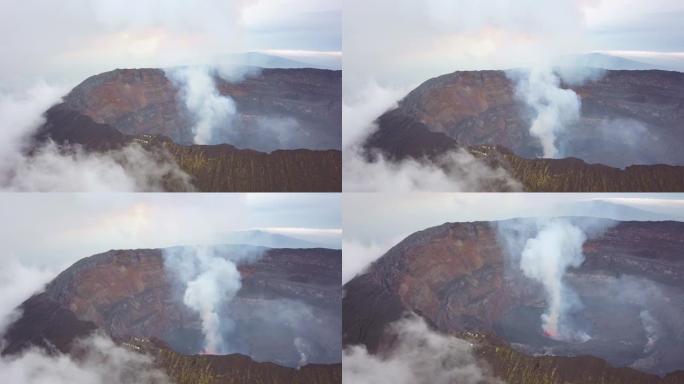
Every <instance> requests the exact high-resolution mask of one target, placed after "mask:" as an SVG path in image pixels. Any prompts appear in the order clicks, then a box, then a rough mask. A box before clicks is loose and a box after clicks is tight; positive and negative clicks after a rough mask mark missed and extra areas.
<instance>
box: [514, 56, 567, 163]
mask: <svg viewBox="0 0 684 384" xmlns="http://www.w3.org/2000/svg"><path fill="white" fill-rule="evenodd" d="M516 97H518V98H519V99H520V100H522V101H524V102H525V103H526V104H527V105H528V106H529V107H530V108H531V109H532V110H533V111H534V113H535V114H536V116H535V117H534V120H533V121H532V125H530V134H532V136H534V137H536V138H537V139H539V141H540V143H541V146H542V149H543V151H544V157H550V158H556V157H560V156H561V155H562V154H561V153H560V150H559V148H558V143H557V137H558V135H559V134H560V133H562V132H563V131H565V130H566V129H567V128H568V127H569V126H570V125H571V124H573V123H575V122H576V121H577V120H578V119H579V117H580V105H581V102H580V99H579V97H578V96H577V94H576V93H575V92H574V91H573V90H571V89H563V88H561V87H560V77H559V76H558V75H556V74H555V73H554V72H553V70H552V69H550V68H549V67H535V68H533V69H531V70H529V71H527V72H526V73H524V74H522V75H519V76H517V78H516Z"/></svg>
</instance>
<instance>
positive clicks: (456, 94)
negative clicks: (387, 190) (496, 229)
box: [366, 71, 684, 191]
mask: <svg viewBox="0 0 684 384" xmlns="http://www.w3.org/2000/svg"><path fill="white" fill-rule="evenodd" d="M509 77H510V75H507V74H506V73H505V72H503V71H477V72H454V73H452V74H448V75H444V76H440V77H437V78H434V79H431V80H428V81H426V82H425V83H423V84H422V85H421V86H419V87H418V88H416V89H415V90H413V91H412V92H411V93H409V94H408V95H407V96H406V97H405V98H404V99H403V100H402V101H400V103H399V106H398V108H396V109H394V110H391V111H389V112H387V113H385V114H384V115H382V116H381V117H380V118H379V119H378V130H377V131H376V132H375V133H374V134H373V135H372V136H371V137H370V138H369V139H368V141H367V143H366V146H367V148H368V149H369V150H379V151H381V152H382V153H384V154H385V155H386V156H388V157H390V158H393V159H403V158H407V157H412V158H418V159H420V158H432V159H434V158H436V157H437V156H438V155H440V154H443V153H444V152H446V151H449V150H453V149H455V148H458V147H465V148H469V149H470V151H471V152H472V153H473V154H475V155H476V156H478V155H480V156H482V155H483V152H486V155H485V157H487V160H488V161H489V162H493V163H497V162H500V164H497V165H500V166H502V167H503V168H505V169H507V170H508V171H509V172H510V173H511V175H512V176H513V177H515V178H516V179H518V180H520V181H521V182H522V183H523V185H524V187H525V189H526V190H529V191H610V190H613V191H641V190H653V191H679V190H684V185H682V175H684V171H682V168H681V167H680V166H681V165H684V157H682V156H683V155H682V153H681V151H679V150H678V149H677V147H678V145H679V143H682V142H683V141H684V131H683V130H682V129H681V127H682V126H684V107H683V106H684V91H683V90H684V74H681V73H678V72H666V71H606V72H605V73H604V74H603V75H602V76H601V77H599V78H598V79H596V80H591V81H588V82H586V83H585V84H584V85H581V86H571V85H562V87H565V88H570V89H573V90H574V91H575V92H576V93H577V95H578V96H579V97H580V99H581V105H582V107H581V117H580V119H579V121H577V122H576V123H574V124H571V125H570V126H569V127H568V128H567V129H566V131H565V133H561V134H559V137H558V146H559V147H560V149H561V152H562V155H563V157H565V158H564V159H540V158H537V157H540V156H541V154H542V152H541V146H540V144H539V142H538V140H537V139H536V138H534V137H532V136H531V135H530V134H529V127H530V124H531V121H532V118H533V117H534V116H533V113H532V112H530V111H529V109H528V108H527V107H526V106H525V105H524V103H522V102H521V101H520V99H519V98H517V97H516V88H515V82H514V81H513V80H511V79H510V78H509ZM575 158H579V159H582V160H584V161H586V162H588V163H592V164H588V163H585V162H584V161H579V160H577V159H575ZM594 163H595V164H594ZM599 164H602V165H599ZM658 164H669V165H671V166H664V165H658ZM620 168H625V169H620ZM578 173H580V174H582V177H581V178H578V177H577V176H576V174H578ZM649 173H653V174H654V176H653V177H649V176H648V174H649ZM656 175H657V176H656Z"/></svg>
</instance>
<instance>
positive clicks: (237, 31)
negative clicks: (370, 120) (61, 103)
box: [0, 0, 342, 92]
mask: <svg viewBox="0 0 684 384" xmlns="http://www.w3.org/2000/svg"><path fill="white" fill-rule="evenodd" d="M0 8H1V9H2V12H0V36H2V38H0V57H2V61H0V91H4V92H12V91H16V90H17V89H21V88H24V87H27V86H30V85H33V84H34V83H36V82H39V81H45V82H47V83H49V84H51V85H53V86H67V87H70V86H73V85H75V84H77V83H78V82H80V81H82V80H84V79H85V78H86V77H88V76H91V75H95V74H98V73H101V72H105V71H109V70H112V69H116V68H136V67H170V66H178V65H188V64H211V65H215V64H217V62H220V61H221V58H222V57H224V55H226V54H229V53H231V52H248V51H257V52H271V53H277V54H278V55H281V56H287V57H291V58H294V59H297V60H300V61H305V62H306V61H307V60H311V61H317V60H327V61H329V57H330V56H331V55H332V56H334V57H336V58H337V60H338V61H339V60H341V52H340V51H341V44H342V43H341V42H342V37H341V23H342V5H341V2H340V1H339V0H193V1H188V0H138V1H135V2H133V3H131V2H124V1H119V0H65V1H59V2H57V1H44V0H24V1H21V2H18V1H13V0H0Z"/></svg>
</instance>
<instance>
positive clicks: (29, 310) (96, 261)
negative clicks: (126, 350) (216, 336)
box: [2, 246, 342, 383]
mask: <svg viewBox="0 0 684 384" xmlns="http://www.w3.org/2000/svg"><path fill="white" fill-rule="evenodd" d="M231 247H233V248H231ZM237 248H239V246H228V247H227V248H224V249H228V251H230V249H237ZM260 250H263V255H261V257H260V258H258V259H257V260H255V261H253V262H249V263H242V264H239V265H238V270H239V271H240V274H241V277H242V288H241V289H240V291H239V292H238V294H237V296H236V297H235V298H233V299H232V301H231V303H230V304H229V305H230V310H231V318H232V321H234V322H235V323H236V327H237V329H238V330H239V331H240V335H239V336H240V343H242V344H246V347H245V348H246V350H248V351H249V352H250V353H249V355H250V356H243V355H240V354H231V355H213V356H206V355H198V353H199V351H200V350H201V343H202V340H201V338H202V333H201V329H200V322H199V318H198V315H197V314H196V313H195V312H193V311H192V310H190V309H189V308H188V307H186V306H185V305H184V304H183V302H182V287H181V286H179V285H178V282H177V281H176V280H174V277H173V276H172V274H171V272H169V270H168V269H167V268H165V265H164V256H163V251H162V250H160V249H139V250H113V251H108V252H105V253H102V254H98V255H94V256H91V257H88V258H85V259H82V260H80V261H79V262H77V263H75V264H74V265H73V266H71V267H70V268H68V269H66V270H65V271H64V272H62V273H61V274H60V275H59V276H57V277H56V278H55V279H54V280H53V281H52V282H50V283H49V284H48V285H47V287H46V288H45V290H44V292H42V293H39V294H37V295H35V296H33V297H31V298H29V299H28V300H26V301H25V302H24V303H23V304H22V305H21V308H20V309H21V313H22V315H21V317H20V318H19V319H18V320H17V321H16V322H14V323H13V324H12V325H11V326H10V327H9V328H8V329H7V332H6V334H5V344H4V345H5V347H4V350H3V351H2V353H3V354H5V355H6V354H16V353H20V352H21V351H23V350H25V349H26V348H28V347H30V346H38V347H42V348H46V349H48V350H51V351H54V350H56V351H60V352H63V353H68V352H70V351H71V349H72V347H73V342H74V340H76V339H77V338H80V337H85V336H87V335H89V334H90V333H92V332H94V331H99V332H104V333H105V334H106V335H108V336H109V337H111V338H113V339H114V340H115V341H118V342H120V343H124V345H129V346H135V347H136V348H133V350H137V351H140V350H141V349H142V350H143V351H144V352H148V353H150V354H152V355H153V357H155V360H156V362H157V363H158V364H159V365H160V366H161V367H162V368H163V369H164V370H166V371H167V372H168V373H169V374H170V375H171V376H172V377H173V378H174V379H175V380H176V382H179V383H190V382H207V383H218V382H226V381H225V380H226V377H227V376H230V377H232V378H233V379H232V380H234V381H230V382H235V383H243V382H244V383H247V382H269V383H286V382H317V383H335V382H338V383H339V382H340V379H339V378H340V375H341V365H340V364H339V361H340V359H341V355H340V353H341V352H340V349H341V346H340V339H339V334H340V329H341V314H340V301H341V296H342V293H341V288H340V282H341V272H340V271H341V255H340V251H336V250H329V249H270V248H263V249H261V248H260ZM282 303H284V304H289V305H291V306H292V307H291V310H293V311H294V310H296V308H298V307H297V305H298V306H300V307H304V306H305V307H306V309H307V311H310V312H311V313H312V314H313V315H312V316H314V317H315V318H318V319H321V321H324V322H325V324H326V329H327V330H328V333H329V335H328V334H325V335H321V334H315V333H314V334H312V335H311V336H312V337H316V339H313V340H309V341H311V342H312V343H313V349H312V351H313V352H312V353H311V355H309V356H308V362H309V363H308V364H306V365H304V366H303V367H301V368H300V369H299V370H297V369H296V367H292V366H291V365H290V366H289V367H288V366H285V365H283V364H279V363H277V362H274V361H278V362H280V361H283V362H287V361H291V360H292V357H288V356H290V355H293V354H294V355H295V358H296V359H299V353H298V351H295V350H294V346H293V343H292V339H289V340H279V339H277V338H273V334H272V333H270V332H271V330H269V329H261V330H259V329H253V328H256V327H257V326H258V325H259V324H263V323H264V321H265V320H264V319H260V318H259V316H260V315H259V313H258V311H259V310H263V308H268V307H270V306H275V305H282ZM266 320H268V319H266ZM250 325H252V327H250ZM311 332H316V331H314V330H312V331H311ZM281 334H286V333H285V331H283V332H281ZM301 336H303V337H307V335H301ZM319 344H320V345H319ZM278 356H282V358H279V357H278ZM269 360H270V361H271V362H268V361H269ZM252 380H256V381H252Z"/></svg>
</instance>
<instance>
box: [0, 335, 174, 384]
mask: <svg viewBox="0 0 684 384" xmlns="http://www.w3.org/2000/svg"><path fill="white" fill-rule="evenodd" d="M77 348H78V349H79V354H78V357H73V356H70V355H65V354H57V355H49V354H47V353H45V352H44V351H42V350H39V349H31V350H28V351H26V352H24V353H22V354H21V355H19V356H5V357H3V358H2V359H0V371H1V372H2V376H3V380H4V381H5V382H7V383H22V384H45V383H50V384H105V383H107V384H127V383H136V384H166V383H170V380H169V378H168V377H167V376H166V374H165V373H163V372H162V371H160V370H159V369H157V368H155V366H154V364H153V361H152V359H151V358H150V357H148V356H146V355H143V354H140V353H138V352H134V351H131V350H128V349H126V348H125V347H121V346H118V345H116V344H115V343H114V342H113V341H112V340H111V339H109V338H107V337H105V336H92V337H89V338H86V339H84V340H81V341H80V342H79V343H78V345H77Z"/></svg>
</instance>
